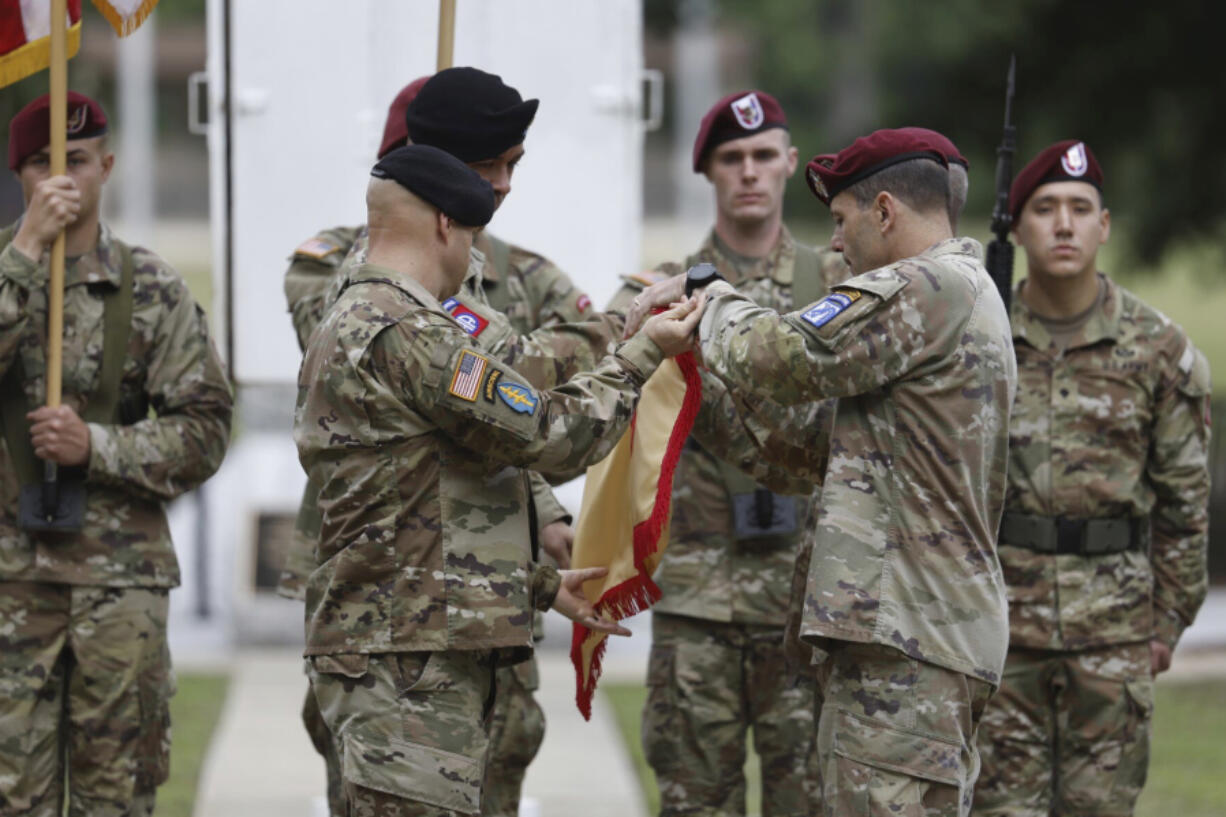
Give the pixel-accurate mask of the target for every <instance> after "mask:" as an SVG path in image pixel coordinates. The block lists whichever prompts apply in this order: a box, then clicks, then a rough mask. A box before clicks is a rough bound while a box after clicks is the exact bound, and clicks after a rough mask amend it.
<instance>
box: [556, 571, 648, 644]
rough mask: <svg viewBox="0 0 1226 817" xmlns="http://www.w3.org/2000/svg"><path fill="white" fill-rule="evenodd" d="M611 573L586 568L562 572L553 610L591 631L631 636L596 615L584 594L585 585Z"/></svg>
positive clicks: (616, 625) (616, 624) (614, 622)
mask: <svg viewBox="0 0 1226 817" xmlns="http://www.w3.org/2000/svg"><path fill="white" fill-rule="evenodd" d="M608 572H609V569H608V568H606V567H585V568H582V569H580V570H560V571H558V573H559V575H560V576H561V577H562V586H561V587H560V588H559V589H558V595H557V598H555V599H554V600H553V609H555V610H557V611H558V612H559V613H561V614H562V615H564V616H566V617H567V618H569V619H570V620H571V621H577V622H579V623H580V624H582V625H583V626H584V627H587V628H588V629H589V630H593V631H595V632H599V633H608V634H609V635H630V631H629V630H627V629H626V628H625V627H623V626H621V625H620V624H618V623H617V622H616V621H614V620H613V619H611V618H605V617H604V616H598V615H596V608H594V607H592V605H591V603H590V602H589V601H588V600H587V596H585V595H584V594H583V583H584V582H590V581H591V580H593V579H602V578H604V577H605V575H606V574H607V573H608Z"/></svg>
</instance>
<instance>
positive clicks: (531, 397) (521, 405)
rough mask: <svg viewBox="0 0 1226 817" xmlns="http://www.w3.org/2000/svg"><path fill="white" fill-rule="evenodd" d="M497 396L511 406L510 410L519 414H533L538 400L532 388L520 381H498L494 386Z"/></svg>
mask: <svg viewBox="0 0 1226 817" xmlns="http://www.w3.org/2000/svg"><path fill="white" fill-rule="evenodd" d="M496 388H497V391H498V396H499V397H501V398H502V402H504V403H506V404H507V405H508V406H510V407H511V410H512V411H515V412H518V413H519V414H535V413H536V406H537V404H538V403H539V402H540V398H538V397H537V396H536V395H535V394H534V393H533V392H532V389H530V388H528V387H527V386H525V385H522V384H520V383H511V382H507V383H500V384H498V386H497V387H496Z"/></svg>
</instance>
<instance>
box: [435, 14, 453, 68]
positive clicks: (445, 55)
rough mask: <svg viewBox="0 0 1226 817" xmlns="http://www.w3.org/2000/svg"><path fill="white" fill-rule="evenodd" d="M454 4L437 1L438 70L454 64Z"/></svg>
mask: <svg viewBox="0 0 1226 817" xmlns="http://www.w3.org/2000/svg"><path fill="white" fill-rule="evenodd" d="M455 3H456V0H438V68H437V69H436V70H439V71H442V70H443V69H444V68H450V67H451V64H452V63H453V62H455Z"/></svg>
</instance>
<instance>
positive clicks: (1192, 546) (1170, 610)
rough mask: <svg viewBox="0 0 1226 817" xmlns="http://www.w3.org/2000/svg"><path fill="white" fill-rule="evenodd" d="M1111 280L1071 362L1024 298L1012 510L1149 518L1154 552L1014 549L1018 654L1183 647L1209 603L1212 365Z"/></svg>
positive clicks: (1018, 315) (1011, 580) (1009, 556)
mask: <svg viewBox="0 0 1226 817" xmlns="http://www.w3.org/2000/svg"><path fill="white" fill-rule="evenodd" d="M1102 280H1103V283H1104V286H1105V293H1104V297H1103V300H1102V302H1101V306H1100V307H1098V308H1097V309H1096V311H1095V312H1093V313H1092V314H1091V316H1090V318H1089V321H1088V322H1087V323H1086V325H1085V327H1084V328H1083V329H1082V330H1081V332H1080V333H1079V335H1078V336H1077V337H1075V338H1074V339H1073V340H1072V342H1070V343H1069V345H1068V348H1067V349H1066V350H1065V351H1064V352H1063V353H1061V352H1060V351H1059V349H1058V348H1056V347H1054V346H1053V345H1052V344H1051V342H1050V336H1049V335H1048V333H1047V330H1046V329H1045V328H1044V326H1043V324H1042V322H1040V321H1039V319H1038V318H1036V317H1035V315H1034V313H1032V312H1031V311H1030V310H1029V309H1028V308H1027V307H1026V304H1025V301H1023V300H1022V298H1021V297H1020V294H1015V296H1014V298H1013V315H1012V318H1013V339H1014V348H1015V349H1016V351H1017V363H1018V390H1017V400H1016V401H1015V402H1014V404H1013V417H1012V420H1011V421H1010V438H1009V482H1008V494H1007V496H1006V510H1008V511H1016V512H1021V513H1029V514H1040V515H1044V516H1066V517H1073V518H1095V517H1121V516H1123V517H1149V520H1150V528H1151V534H1150V542H1149V549H1148V553H1147V552H1146V551H1145V550H1144V549H1131V550H1124V551H1122V552H1118V553H1112V554H1102V555H1094V556H1083V555H1079V554H1060V555H1055V554H1042V553H1036V552H1035V551H1033V550H1029V549H1026V548H1022V547H1013V546H1010V544H1009V542H1008V540H1007V539H1006V538H1005V537H1004V536H1002V537H1001V541H1000V560H1001V564H1002V566H1003V568H1004V571H1005V581H1006V584H1007V585H1008V590H1009V624H1010V643H1012V644H1014V645H1017V646H1024V647H1040V648H1046V649H1058V650H1073V649H1082V648H1086V647H1096V646H1100V645H1104V644H1117V643H1122V642H1128V641H1142V640H1147V639H1149V638H1159V639H1161V640H1162V641H1164V642H1166V643H1167V644H1169V645H1170V646H1172V647H1173V646H1175V642H1176V641H1178V639H1179V635H1180V633H1182V632H1183V629H1184V628H1185V627H1187V626H1188V624H1190V623H1191V622H1192V619H1193V617H1194V616H1195V615H1196V611H1197V609H1199V607H1200V605H1201V602H1202V601H1203V600H1204V598H1205V592H1206V586H1207V577H1206V549H1207V547H1208V532H1209V514H1208V502H1209V465H1208V446H1209V365H1208V362H1207V361H1206V360H1205V357H1204V355H1202V354H1201V353H1200V352H1199V351H1197V350H1196V348H1195V347H1193V346H1192V344H1191V342H1190V341H1189V340H1188V337H1187V335H1185V334H1184V332H1183V330H1182V329H1180V328H1179V327H1178V326H1176V325H1175V324H1174V323H1172V322H1171V321H1170V320H1169V319H1168V318H1167V317H1166V316H1164V315H1162V314H1161V313H1159V312H1157V311H1155V310H1154V309H1151V308H1150V307H1148V306H1146V305H1145V304H1144V303H1142V302H1141V301H1140V300H1139V299H1138V298H1137V297H1136V296H1135V295H1133V294H1132V293H1131V292H1128V291H1127V290H1125V289H1123V288H1122V287H1120V286H1118V285H1117V284H1115V283H1114V282H1112V281H1111V280H1110V279H1108V278H1106V277H1103V279H1102ZM1020 291H1021V290H1020V287H1019V290H1018V292H1019V293H1020Z"/></svg>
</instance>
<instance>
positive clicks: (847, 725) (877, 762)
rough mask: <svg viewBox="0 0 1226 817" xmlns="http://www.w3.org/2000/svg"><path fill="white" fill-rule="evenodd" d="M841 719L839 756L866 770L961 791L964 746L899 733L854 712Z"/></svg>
mask: <svg viewBox="0 0 1226 817" xmlns="http://www.w3.org/2000/svg"><path fill="white" fill-rule="evenodd" d="M838 718H839V720H838V727H837V733H836V734H835V738H834V753H835V754H837V755H841V756H842V757H845V758H848V759H849V760H854V761H856V762H857V763H863V764H864V765H866V766H873V767H876V768H879V769H887V770H889V771H892V772H898V773H900V774H905V775H908V776H910V777H920V778H923V779H924V780H932V781H935V782H937V783H945V784H946V785H949V786H955V787H959V788H960V787H961V783H962V777H963V773H962V746H961V744H960V743H955V742H953V741H946V740H940V739H938V738H933V737H929V736H926V735H919V734H916V733H914V732H907V731H904V730H902V729H895V728H893V727H890V726H886V725H885V724H882V723H878V722H875V721H871V720H868V719H866V718H862V717H859V716H858V715H855V714H853V713H851V712H839V713H838Z"/></svg>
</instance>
